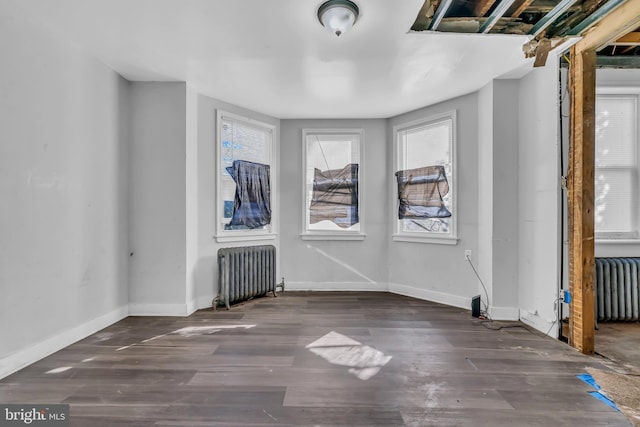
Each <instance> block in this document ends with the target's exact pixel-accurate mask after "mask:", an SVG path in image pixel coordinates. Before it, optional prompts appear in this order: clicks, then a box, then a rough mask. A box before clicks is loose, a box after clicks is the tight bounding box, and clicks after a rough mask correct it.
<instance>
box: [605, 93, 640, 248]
mask: <svg viewBox="0 0 640 427" xmlns="http://www.w3.org/2000/svg"><path fill="white" fill-rule="evenodd" d="M596 96H611V97H616V96H618V97H624V96H635V97H637V101H636V116H637V119H636V173H637V174H638V178H639V179H640V86H599V87H597V88H596ZM594 170H595V168H594ZM638 188H640V182H637V183H636V190H638ZM635 209H636V219H635V221H636V227H637V228H638V229H637V230H635V231H631V232H598V233H596V232H595V230H594V238H595V241H596V243H598V244H605V245H615V244H638V243H640V235H639V233H640V200H636V206H635Z"/></svg>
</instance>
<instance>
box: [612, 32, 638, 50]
mask: <svg viewBox="0 0 640 427" xmlns="http://www.w3.org/2000/svg"><path fill="white" fill-rule="evenodd" d="M611 44H613V45H616V46H640V32H638V31H636V32H631V33H628V34H625V35H624V36H622V37H620V38H619V39H617V40H616V41H614V42H613V43H611Z"/></svg>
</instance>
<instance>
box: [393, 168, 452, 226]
mask: <svg viewBox="0 0 640 427" xmlns="http://www.w3.org/2000/svg"><path fill="white" fill-rule="evenodd" d="M396 177H397V180H398V198H399V199H400V206H399V208H398V219H420V218H448V217H450V216H451V212H450V211H449V209H447V207H446V206H445V203H444V200H443V196H446V195H447V193H449V182H448V181H447V176H446V174H445V171H444V166H425V167H421V168H416V169H409V170H402V171H398V172H396Z"/></svg>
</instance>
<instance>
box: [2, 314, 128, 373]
mask: <svg viewBox="0 0 640 427" xmlns="http://www.w3.org/2000/svg"><path fill="white" fill-rule="evenodd" d="M128 315H129V307H128V306H123V307H120V308H118V309H116V310H113V311H111V312H109V313H106V314H103V315H102V316H100V317H96V318H95V319H93V320H90V321H88V322H85V323H83V324H81V325H78V326H76V327H74V328H72V329H69V330H67V331H64V332H61V333H59V334H57V335H55V336H52V337H50V338H47V339H46V340H44V341H42V342H39V343H37V344H35V345H32V346H30V347H27V348H25V349H22V350H18V351H17V352H16V353H13V354H11V355H9V356H7V357H5V358H4V359H0V379H2V378H4V377H6V376H8V375H11V374H12V373H14V372H16V371H19V370H20V369H22V368H24V367H25V366H29V365H31V364H32V363H34V362H37V361H38V360H40V359H42V358H45V357H47V356H49V355H50V354H52V353H55V352H56V351H58V350H60V349H63V348H65V347H66V346H68V345H71V344H73V343H75V342H76V341H79V340H81V339H84V338H86V337H88V336H89V335H91V334H94V333H96V332H98V331H99V330H101V329H104V328H106V327H107V326H109V325H112V324H114V323H116V322H118V321H120V320H122V319H124V318H125V317H127V316H128Z"/></svg>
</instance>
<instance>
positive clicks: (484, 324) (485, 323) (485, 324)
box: [480, 320, 531, 332]
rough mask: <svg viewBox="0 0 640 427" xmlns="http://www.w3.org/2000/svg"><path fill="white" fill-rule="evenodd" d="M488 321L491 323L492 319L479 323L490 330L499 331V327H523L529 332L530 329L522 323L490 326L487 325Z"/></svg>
mask: <svg viewBox="0 0 640 427" xmlns="http://www.w3.org/2000/svg"><path fill="white" fill-rule="evenodd" d="M489 323H493V320H488V321H486V322H482V323H480V324H481V325H482V326H484V327H485V328H487V329H490V330H492V331H499V330H501V329H511V328H522V329H524V330H526V331H528V332H531V330H530V329H529V328H527V327H526V326H524V325H501V326H498V327H495V328H492V327H490V326H488V324H489Z"/></svg>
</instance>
